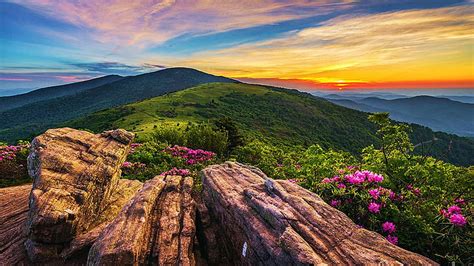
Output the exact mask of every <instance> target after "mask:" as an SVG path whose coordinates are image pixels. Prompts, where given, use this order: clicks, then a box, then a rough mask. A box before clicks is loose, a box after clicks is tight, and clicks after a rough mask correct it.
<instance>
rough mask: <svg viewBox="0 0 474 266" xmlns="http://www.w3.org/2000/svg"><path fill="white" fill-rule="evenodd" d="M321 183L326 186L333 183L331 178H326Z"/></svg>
mask: <svg viewBox="0 0 474 266" xmlns="http://www.w3.org/2000/svg"><path fill="white" fill-rule="evenodd" d="M321 183H325V184H327V183H331V179H329V178H327V177H326V178H324V179H323V180H322V181H321Z"/></svg>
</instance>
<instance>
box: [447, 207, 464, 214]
mask: <svg viewBox="0 0 474 266" xmlns="http://www.w3.org/2000/svg"><path fill="white" fill-rule="evenodd" d="M448 212H449V214H457V213H461V208H460V207H459V206H457V205H453V206H451V207H449V208H448Z"/></svg>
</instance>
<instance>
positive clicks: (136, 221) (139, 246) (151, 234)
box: [87, 176, 195, 265]
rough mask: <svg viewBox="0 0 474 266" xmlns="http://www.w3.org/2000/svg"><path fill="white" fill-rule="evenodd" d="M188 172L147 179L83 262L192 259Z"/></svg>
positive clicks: (176, 261) (168, 262)
mask: <svg viewBox="0 0 474 266" xmlns="http://www.w3.org/2000/svg"><path fill="white" fill-rule="evenodd" d="M192 185H193V181H192V179H191V178H189V177H181V176H166V177H164V176H157V177H155V178H154V179H152V180H149V181H147V182H146V183H145V184H144V185H143V188H142V189H141V190H140V191H139V192H138V193H137V194H136V195H135V196H134V197H133V198H132V199H131V200H130V202H129V203H128V204H127V206H125V207H124V208H123V210H122V211H121V212H120V214H119V215H118V216H117V218H115V219H114V220H113V222H112V223H111V224H110V225H109V226H107V228H106V229H105V230H104V231H102V233H101V234H100V236H99V238H98V239H97V241H96V242H95V243H94V245H93V246H92V248H91V250H90V252H89V257H88V261H87V264H88V265H144V264H152V265H194V254H193V241H194V235H195V225H194V219H195V204H194V201H193V199H192V198H191V189H192Z"/></svg>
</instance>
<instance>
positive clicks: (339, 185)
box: [337, 183, 346, 189]
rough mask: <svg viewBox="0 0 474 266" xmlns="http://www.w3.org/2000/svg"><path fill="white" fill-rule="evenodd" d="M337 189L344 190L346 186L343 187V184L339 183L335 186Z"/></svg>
mask: <svg viewBox="0 0 474 266" xmlns="http://www.w3.org/2000/svg"><path fill="white" fill-rule="evenodd" d="M337 188H339V189H343V188H346V185H344V184H343V183H339V184H337Z"/></svg>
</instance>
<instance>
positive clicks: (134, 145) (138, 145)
mask: <svg viewBox="0 0 474 266" xmlns="http://www.w3.org/2000/svg"><path fill="white" fill-rule="evenodd" d="M140 146H142V144H141V143H132V144H130V151H129V153H134V152H135V150H136V149H137V148H139V147H140Z"/></svg>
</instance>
